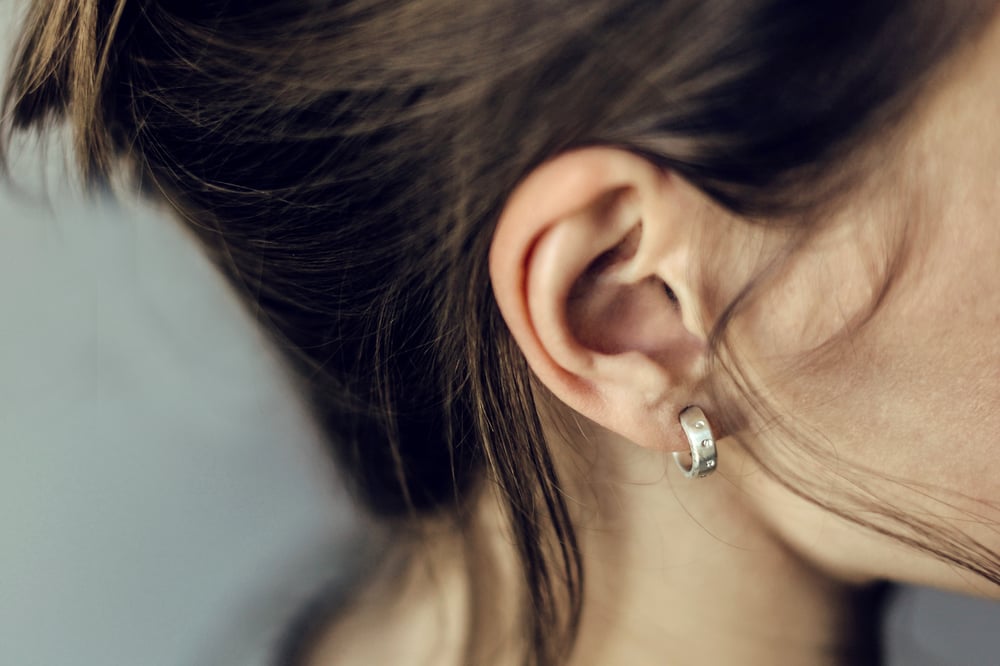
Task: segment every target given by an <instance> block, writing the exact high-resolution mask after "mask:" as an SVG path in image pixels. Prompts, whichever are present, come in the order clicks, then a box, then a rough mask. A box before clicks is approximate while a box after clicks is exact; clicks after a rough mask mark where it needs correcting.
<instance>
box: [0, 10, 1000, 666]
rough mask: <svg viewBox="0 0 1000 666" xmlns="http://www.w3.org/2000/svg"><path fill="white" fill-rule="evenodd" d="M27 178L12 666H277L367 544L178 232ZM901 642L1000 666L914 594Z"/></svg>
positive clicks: (62, 185) (898, 626)
mask: <svg viewBox="0 0 1000 666" xmlns="http://www.w3.org/2000/svg"><path fill="white" fill-rule="evenodd" d="M9 10H10V4H9V0H0V30H4V29H8V30H9V28H8V27H7V26H8V25H9V23H8V19H7V16H5V14H7V13H8V12H9ZM0 34H2V32H0ZM0 43H2V44H3V45H4V46H6V45H7V44H9V43H10V42H9V40H8V39H7V38H3V39H2V41H0ZM58 162H59V160H58V159H56V160H54V161H53V163H56V164H58ZM16 173H17V175H18V177H19V180H20V181H21V182H23V183H28V184H29V185H31V186H30V187H29V190H30V193H31V194H30V196H28V195H25V194H24V193H19V192H15V191H12V190H10V189H9V188H7V189H4V190H3V191H2V192H0V535H2V536H0V666H7V665H11V666H14V665H17V666H21V665H30V666H36V665H37V666H70V665H72V666H81V665H82V666H90V665H94V666H98V665H100V666H112V665H119V664H120V665H123V666H124V665H130V666H131V665H135V664H143V665H144V666H159V665H163V666H168V665H169V666H176V665H187V664H192V665H200V664H213V665H223V664H263V663H265V660H266V655H267V651H268V649H269V647H270V645H271V644H272V643H273V641H274V639H275V637H276V635H277V631H278V630H279V629H280V628H281V626H282V623H283V622H284V621H285V620H286V619H287V617H288V615H289V613H290V612H292V610H293V609H294V608H296V607H297V606H298V605H299V604H300V603H301V602H302V601H303V600H304V599H305V598H306V597H307V595H308V594H309V592H310V591H312V590H313V589H315V588H316V587H317V586H318V585H319V584H320V583H321V582H323V581H326V580H328V579H330V578H331V577H337V576H339V575H342V574H343V572H345V571H348V570H349V566H348V565H346V564H345V562H348V561H350V559H351V558H352V556H353V555H354V554H355V552H356V551H357V549H358V548H359V546H358V544H359V543H360V535H361V534H362V533H363V531H364V529H365V527H364V526H363V525H362V524H361V523H360V521H359V520H358V518H357V517H356V515H355V514H354V512H353V510H352V508H351V507H350V504H349V502H348V500H347V498H346V497H345V496H344V494H343V491H342V489H341V487H340V485H339V483H338V482H337V479H336V475H335V474H334V472H333V470H332V469H331V468H330V467H329V465H328V464H327V463H326V462H325V458H324V457H323V456H322V453H321V451H320V441H319V437H318V435H317V433H316V431H315V430H314V428H313V427H312V426H311V425H310V423H309V421H308V419H307V417H306V415H305V413H304V411H303V409H302V407H301V406H300V404H299V403H298V402H297V400H296V399H295V396H294V392H293V391H292V390H291V386H290V383H289V381H288V379H287V377H286V376H285V375H284V374H283V370H282V368H281V366H280V364H279V363H278V362H277V360H276V358H275V356H274V355H273V353H272V352H271V351H270V350H269V349H268V347H267V345H266V344H265V343H264V341H263V340H262V338H261V337H260V335H259V334H258V333H256V332H255V330H254V327H253V322H252V320H251V318H250V317H249V316H247V314H246V313H245V312H244V311H243V310H242V309H241V307H240V306H239V305H238V304H237V302H236V301H235V299H234V298H233V297H232V295H231V294H230V292H229V290H228V289H227V287H226V286H225V285H224V284H223V283H222V282H221V280H220V279H219V278H218V276H217V275H216V274H215V272H214V271H213V269H212V268H211V267H210V266H209V265H208V264H207V262H206V261H205V260H204V258H203V257H202V256H201V254H200V253H199V252H198V250H197V249H196V247H195V245H194V243H193V242H192V240H191V239H190V238H189V237H188V236H187V235H186V234H185V233H183V232H182V231H181V229H180V227H179V225H177V224H175V223H173V222H172V221H171V220H169V219H168V218H166V216H165V215H164V214H163V213H162V212H160V211H157V210H155V209H154V208H152V207H150V206H148V205H143V204H140V203H139V202H137V201H132V200H130V197H128V196H126V197H125V201H124V202H123V203H113V202H111V201H108V200H97V201H84V200H83V199H82V198H81V197H80V195H79V192H77V191H75V189H74V187H72V186H70V185H67V184H66V179H65V178H64V177H63V176H62V175H61V171H60V170H59V169H56V170H54V171H50V172H49V173H48V174H47V176H45V177H44V178H43V177H41V174H42V171H41V169H40V167H39V166H38V163H37V162H36V161H34V160H33V159H26V160H22V161H20V162H19V163H18V164H17V166H16ZM42 182H45V183H47V184H48V189H49V193H48V195H49V196H48V197H47V201H48V203H47V204H46V203H41V202H40V199H39V197H38V196H37V194H38V192H39V191H40V188H39V183H42ZM887 627H888V630H889V637H890V641H891V645H892V652H891V663H892V664H894V665H898V666H928V665H932V664H947V665H949V666H964V665H970V666H972V665H976V666H980V665H988V664H997V663H1000V659H998V658H997V656H996V655H997V653H998V648H1000V638H998V633H1000V632H998V630H1000V606H998V605H997V604H992V603H987V602H983V601H977V600H969V599H963V598H960V597H955V596H951V595H946V594H943V593H939V592H934V591H930V590H920V589H913V588H908V589H905V590H903V592H902V594H901V595H900V597H899V599H898V600H897V602H896V603H895V604H894V606H893V610H892V612H891V613H890V616H889V619H888V621H887Z"/></svg>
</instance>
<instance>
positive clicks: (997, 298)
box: [737, 210, 1000, 595]
mask: <svg viewBox="0 0 1000 666" xmlns="http://www.w3.org/2000/svg"><path fill="white" fill-rule="evenodd" d="M987 213H988V211H983V210H980V211H978V213H977V214H975V215H971V214H970V215H966V216H963V217H962V219H963V222H962V224H964V225H966V226H965V228H962V227H961V226H958V225H957V224H954V225H947V226H945V225H941V226H940V227H938V228H937V229H935V231H934V233H933V238H930V237H927V238H922V239H920V243H921V246H920V247H921V251H920V253H914V254H913V255H912V256H910V257H909V258H908V260H907V261H906V262H905V265H904V266H902V268H901V271H900V272H899V273H898V274H897V275H896V276H895V281H894V282H893V286H892V289H891V290H890V292H889V293H888V295H887V297H886V299H885V300H884V301H883V302H882V303H881V304H880V306H879V308H878V310H877V311H876V312H875V313H874V315H873V316H872V318H871V319H870V320H869V321H867V323H865V324H864V325H862V326H860V328H857V329H856V330H853V332H852V333H851V334H850V335H849V336H846V337H838V335H837V334H838V332H839V331H843V330H845V328H846V329H850V328H852V327H853V326H854V325H855V324H857V322H858V321H860V320H861V319H862V318H863V317H864V315H865V314H866V313H867V309H866V308H867V307H868V304H870V303H871V302H872V300H873V298H874V297H875V295H876V294H877V293H878V287H879V286H880V284H881V277H880V275H881V273H882V272H881V271H880V270H872V266H874V265H876V263H875V261H874V259H875V257H877V256H878V254H877V252H873V250H874V249H875V246H874V245H873V244H872V243H864V242H863V239H860V238H855V239H850V238H846V237H845V238H842V239H841V244H840V245H839V246H838V245H837V244H836V243H830V244H824V243H819V244H817V245H816V246H815V247H814V248H812V251H811V252H807V253H804V254H803V255H802V256H801V257H800V258H797V259H796V261H795V262H793V263H792V264H791V265H790V267H789V270H788V271H787V272H786V273H785V274H784V275H782V276H781V278H780V280H779V281H777V282H776V284H775V289H773V290H771V291H769V292H768V294H767V295H766V296H765V297H762V298H761V299H760V300H759V302H758V303H757V304H755V306H754V309H753V311H752V312H751V313H749V316H747V317H746V318H745V321H743V322H741V323H740V325H739V328H738V329H737V335H738V342H739V349H740V350H741V355H742V356H744V357H745V358H746V359H749V366H750V368H751V375H750V376H751V378H752V381H753V383H754V385H756V386H758V387H763V390H762V391H761V395H764V396H765V397H766V399H767V400H768V402H769V403H770V405H771V406H772V407H773V409H774V411H775V412H776V413H777V415H778V417H779V421H780V423H782V424H784V425H785V426H787V427H773V426H772V425H770V423H772V422H771V421H763V420H762V421H758V422H757V423H756V430H755V433H754V434H751V436H750V437H749V442H748V443H749V445H750V446H752V447H753V448H754V452H755V454H756V455H757V456H758V457H759V458H760V459H761V460H762V461H764V464H767V465H768V466H769V467H771V468H772V469H775V470H783V471H779V472H778V473H780V474H784V475H786V476H788V477H789V480H790V483H791V484H792V485H793V486H795V487H799V488H804V489H805V490H806V491H807V493H809V494H810V495H812V496H815V497H817V498H819V499H820V500H821V501H823V502H825V503H828V504H830V505H832V506H835V507H838V508H839V509H842V510H845V511H847V512H848V514H850V515H854V516H859V517H861V518H862V519H863V520H864V521H865V522H868V523H872V524H875V525H877V526H878V527H880V528H885V529H888V530H890V531H892V532H894V533H897V534H902V535H904V536H907V535H909V536H913V535H914V534H917V533H922V534H919V535H918V536H919V538H918V540H926V541H928V542H934V541H935V540H936V541H938V542H939V543H949V544H953V545H955V551H956V552H959V551H961V553H962V555H961V556H960V559H961V558H968V559H973V558H974V557H976V556H975V555H974V553H976V552H979V553H996V552H998V551H1000V536H998V531H997V529H996V528H997V525H998V523H1000V510H998V509H997V508H996V507H998V506H1000V455H997V454H998V453H1000V442H998V435H1000V336H998V335H997V330H998V326H1000V290H998V289H997V287H998V286H1000V285H998V284H997V274H996V272H995V270H994V268H993V267H994V265H995V264H996V262H997V258H998V257H1000V234H998V233H997V232H996V231H995V229H996V228H997V227H996V226H987V225H984V224H983V222H982V221H983V220H984V219H986V218H987ZM752 486H753V493H755V494H756V496H757V497H761V498H764V500H762V501H761V502H760V504H761V511H762V512H764V513H765V514H767V515H769V516H770V519H771V520H772V521H773V523H774V524H775V526H776V529H778V530H779V531H780V532H781V533H783V534H784V535H785V536H786V538H787V539H788V540H789V541H790V542H793V543H794V544H795V545H796V547H797V548H798V549H800V550H802V551H804V552H807V553H808V554H809V555H810V557H813V558H817V559H822V560H823V562H821V565H822V566H824V567H826V568H829V569H836V570H838V571H841V572H849V573H845V575H850V576H854V577H864V576H865V575H871V576H878V577H890V578H896V579H903V580H908V581H912V582H919V583H924V584H932V585H942V586H947V587H957V588H961V589H966V590H968V589H970V587H969V585H971V586H972V588H971V589H974V590H975V591H979V592H986V593H988V594H991V595H993V594H994V593H995V589H994V588H992V587H991V588H990V589H988V590H984V589H982V588H979V587H977V586H979V585H982V582H981V581H979V582H970V581H969V578H970V577H969V576H968V575H966V576H965V577H962V576H957V575H956V573H955V571H954V567H951V566H947V565H943V564H940V563H938V562H936V561H935V560H934V559H933V558H928V557H927V556H926V555H921V554H919V553H918V552H917V551H916V550H914V549H912V548H905V547H903V548H901V547H900V544H899V543H898V542H896V541H893V540H892V539H888V538H885V537H875V536H866V533H865V532H864V531H862V530H860V529H859V528H857V527H856V526H853V525H851V524H849V523H848V522H846V521H842V520H840V519H837V518H834V517H833V516H832V515H831V514H830V512H828V511H824V510H821V509H819V508H817V507H815V506H814V505H811V504H808V503H805V502H802V501H801V500H797V498H795V497H794V495H793V494H791V493H787V491H782V490H781V489H780V487H779V486H778V484H774V483H773V482H772V481H768V480H767V475H761V480H760V481H756V482H754V483H753V484H752ZM772 486H773V487H772ZM993 559H996V558H995V557H993ZM990 566H994V567H996V568H997V570H998V571H1000V566H997V565H996V563H993V564H991V565H990Z"/></svg>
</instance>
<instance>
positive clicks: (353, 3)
mask: <svg viewBox="0 0 1000 666" xmlns="http://www.w3.org/2000/svg"><path fill="white" fill-rule="evenodd" d="M993 4H994V3H992V2H985V1H974V0H968V1H963V2H949V3H932V2H920V1H919V0H911V1H905V0H875V1H870V0H869V1H857V2H850V1H844V0H836V1H834V0H810V1H809V2H802V1H801V0H663V1H661V2H645V1H617V2H616V1H609V0H597V1H587V0H582V1H581V0H574V1H573V2H568V1H563V0H553V1H549V2H533V1H531V0H491V1H489V2H485V1H484V2H477V1H472V2H470V1H468V0H399V1H392V0H348V1H333V2H314V1H311V0H280V1H279V0H273V1H271V2H236V3H233V2H220V1H218V0H205V1H203V2H180V1H173V2H171V1H166V0H165V1H161V2H151V1H150V0H34V1H33V2H31V4H30V10H29V14H28V16H27V19H26V23H25V29H24V31H23V33H22V37H21V40H20V42H19V43H18V45H17V49H16V54H15V57H14V60H13V66H12V73H11V74H12V75H11V78H10V81H9V83H8V85H7V88H6V91H5V101H4V106H3V108H4V113H5V116H4V118H5V126H4V132H3V137H4V144H3V146H4V153H7V152H8V150H7V146H9V145H10V141H11V139H12V137H13V136H14V133H15V131H17V130H20V129H24V128H32V127H35V128H40V127H42V126H44V125H45V124H46V122H47V121H50V120H51V121H54V120H62V119H65V120H67V121H68V123H69V125H70V126H71V127H72V130H73V136H74V141H75V149H76V155H77V158H78V160H79V165H80V169H81V172H82V174H83V176H84V178H85V179H86V180H87V181H88V182H90V183H94V184H99V183H104V182H107V179H108V177H109V176H110V174H112V173H113V172H115V171H116V170H117V169H118V168H119V167H120V166H123V165H124V166H125V167H126V168H125V170H124V171H127V172H128V173H131V174H132V175H134V176H135V177H136V179H137V180H138V182H139V183H140V184H141V186H142V187H143V188H144V189H145V190H146V191H148V192H150V193H152V194H154V195H156V196H159V197H163V198H165V199H166V200H167V201H168V202H169V203H170V204H171V205H172V206H173V207H174V209H175V210H176V212H177V213H178V215H179V216H180V218H181V219H183V220H184V221H185V222H186V223H187V224H189V225H190V227H191V228H192V229H193V230H194V231H195V232H196V233H197V234H198V236H199V237H200V239H201V240H202V241H203V243H204V245H205V247H206V248H207V249H208V251H209V252H210V253H211V255H212V257H213V258H214V259H215V261H216V262H217V263H218V265H219V266H220V268H221V269H222V270H223V271H224V273H225V274H226V275H227V276H228V277H229V278H230V279H231V280H232V282H233V283H234V284H235V285H236V287H237V288H238V289H239V291H240V293H241V294H242V295H243V296H245V298H246V299H247V302H248V303H249V304H250V307H251V308H252V309H253V312H254V313H256V315H257V317H258V320H259V321H260V323H261V325H263V326H264V327H266V328H267V330H268V331H269V332H271V333H272V334H273V336H274V339H275V340H276V342H277V344H278V346H279V347H280V348H281V349H282V350H283V351H284V352H286V353H287V355H288V357H289V359H291V361H292V363H293V364H294V367H295V368H296V369H297V371H298V374H299V376H301V378H302V380H303V384H304V387H305V390H306V392H307V395H308V397H309V399H310V401H311V404H312V406H313V407H314V409H315V413H316V415H317V417H318V419H319V420H320V422H321V423H322V424H323V426H324V427H325V428H326V431H327V432H328V434H329V443H330V449H331V451H332V453H333V454H334V455H335V457H336V459H337V460H338V461H339V463H340V465H341V467H342V469H343V470H345V472H346V474H347V475H348V476H349V477H350V479H351V480H352V482H353V486H354V489H355V491H356V492H357V494H358V496H359V497H360V498H362V500H363V501H364V503H365V505H366V506H368V507H369V508H370V509H371V510H372V511H373V512H374V513H375V514H377V515H378V516H381V517H382V518H383V519H385V520H389V521H398V522H399V523H400V524H416V523H419V521H420V519H421V518H422V517H425V516H450V517H451V518H452V519H454V520H455V521H456V522H457V524H458V525H459V527H461V526H462V525H463V524H464V522H465V521H467V520H468V519H469V516H468V507H470V505H471V504H472V502H471V497H472V496H473V495H474V494H475V493H476V492H477V490H478V489H480V488H482V487H483V484H484V482H488V483H491V484H495V486H496V488H497V490H498V495H499V496H500V497H501V498H503V501H504V503H505V506H504V508H505V511H506V516H507V519H508V521H509V527H510V531H511V534H512V535H513V540H514V545H515V546H516V550H517V552H518V555H519V557H520V561H521V563H522V565H523V567H522V570H523V575H524V578H523V581H522V582H523V590H524V603H523V623H524V632H525V633H524V636H525V637H526V640H525V657H524V662H525V663H529V664H555V663H558V662H559V661H561V660H562V659H563V658H565V657H566V655H568V653H569V651H570V650H571V648H572V644H573V638H574V635H575V631H576V626H577V623H578V620H579V616H580V610H581V603H582V601H581V600H582V585H583V571H582V568H581V558H580V553H579V552H578V548H577V542H576V538H575V536H574V530H573V526H572V524H571V520H570V514H569V511H568V509H567V506H566V503H565V500H564V499H563V497H562V496H561V495H560V492H559V482H558V480H557V478H556V473H555V470H554V466H553V462H552V460H551V458H550V454H549V452H548V450H547V448H546V444H545V442H544V440H543V437H542V430H541V426H540V423H539V419H538V415H537V414H536V411H535V406H534V393H533V387H532V383H531V379H530V373H529V370H528V368H527V366H526V364H525V362H524V359H523V358H522V356H521V354H520V353H519V351H518V349H517V348H516V346H515V344H514V343H513V341H512V340H511V338H510V336H509V335H508V333H507V331H506V329H505V327H504V324H503V321H502V319H501V317H500V316H499V314H498V312H497V309H496V307H495V303H494V301H493V296H492V292H491V289H490V283H489V276H488V272H487V267H486V257H487V251H488V247H489V245H490V241H491V237H492V229H493V224H494V222H495V220H496V219H497V217H498V215H499V212H500V210H501V208H502V206H503V204H504V201H505V197H506V196H507V195H508V193H510V192H511V190H512V189H513V188H514V186H515V185H516V184H517V182H518V181H519V179H521V178H522V177H523V176H525V175H526V174H527V173H528V172H529V171H530V170H531V169H532V168H533V167H535V166H537V165H538V164H539V163H541V162H542V161H544V160H546V159H547V158H550V157H552V156H554V155H556V154H557V153H559V152H561V151H565V150H567V149H570V148H573V147H579V146H584V145H592V144H609V145H616V146H620V147H622V148H625V149H629V150H633V151H635V152H637V153H640V154H642V155H644V156H646V157H648V158H649V159H650V160H653V161H654V162H655V163H656V164H658V165H660V166H662V167H663V168H665V169H672V170H674V171H676V172H677V173H679V174H681V175H682V176H683V177H684V178H686V179H687V180H689V181H690V182H692V183H694V184H695V185H697V186H698V187H700V188H701V189H702V190H703V191H705V192H706V193H707V194H709V195H710V196H711V197H712V198H713V199H714V200H715V201H717V202H718V203H720V204H722V205H723V206H725V207H726V208H728V209H729V210H731V211H733V212H734V213H737V214H740V215H744V216H746V217H747V218H748V219H750V218H753V219H754V220H756V221H758V222H759V221H766V220H779V219H782V220H788V219H791V218H792V217H795V216H797V217H795V219H806V218H810V219H812V218H815V217H816V216H815V215H805V214H804V213H807V212H808V213H815V212H816V211H819V210H820V209H822V208H823V207H828V206H830V205H832V202H835V201H836V200H837V199H838V197H840V196H842V195H843V194H844V193H846V192H848V191H850V189H851V187H852V185H853V184H855V183H857V182H860V181H861V180H862V179H863V178H864V177H865V176H866V173H865V172H864V170H863V169H861V168H860V167H858V168H851V169H847V168H844V166H843V165H844V164H846V163H848V160H847V159H846V157H847V155H848V154H850V153H852V152H854V151H858V150H861V149H862V148H864V147H865V146H870V145H873V144H872V140H873V139H874V138H875V137H876V135H879V134H881V133H887V134H888V133H890V129H891V128H892V127H894V126H895V125H896V123H897V121H898V120H899V119H900V118H901V117H902V116H903V114H904V113H905V110H906V109H907V108H908V107H909V106H910V105H911V104H912V103H913V102H914V100H915V99H916V98H917V95H918V94H919V92H920V90H921V88H922V87H923V84H924V83H925V82H926V81H927V80H928V77H929V76H931V74H932V73H933V71H934V68H935V67H936V65H937V64H938V63H941V62H943V61H944V59H945V57H946V56H947V55H948V54H949V53H951V52H952V51H953V50H954V49H955V47H956V46H957V45H958V44H959V43H960V42H961V41H962V39H963V38H965V37H970V36H971V35H972V33H973V32H974V31H975V30H976V29H977V28H978V27H979V26H982V25H984V24H985V23H986V20H987V16H988V15H989V14H990V12H991V11H992V5H993ZM720 337H721V329H720V331H717V334H716V336H715V339H716V340H717V339H719V338H720ZM729 420H730V421H732V422H733V423H735V422H736V420H737V419H736V417H735V416H733V417H730V418H729Z"/></svg>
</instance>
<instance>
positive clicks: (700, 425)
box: [694, 421, 705, 428]
mask: <svg viewBox="0 0 1000 666" xmlns="http://www.w3.org/2000/svg"><path fill="white" fill-rule="evenodd" d="M694 427H695V428H704V427H705V422H704V421H695V422H694Z"/></svg>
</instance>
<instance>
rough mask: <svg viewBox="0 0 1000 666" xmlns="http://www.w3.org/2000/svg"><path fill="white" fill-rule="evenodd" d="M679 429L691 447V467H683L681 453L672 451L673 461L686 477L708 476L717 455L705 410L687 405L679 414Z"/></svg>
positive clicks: (713, 436) (715, 463)
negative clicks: (682, 431)
mask: <svg viewBox="0 0 1000 666" xmlns="http://www.w3.org/2000/svg"><path fill="white" fill-rule="evenodd" d="M680 421H681V429H682V430H684V434H685V435H686V436H687V440H688V446H690V447H691V467H685V466H684V463H682V462H681V454H680V453H676V452H675V453H674V462H676V463H677V466H678V467H680V469H681V471H682V472H683V473H684V477H685V478H688V479H694V478H701V477H704V476H708V475H709V474H711V473H712V472H714V471H715V468H716V466H717V465H718V455H717V454H716V452H715V435H713V434H712V427H711V426H710V425H708V419H707V418H705V412H703V411H701V408H700V407H695V406H693V405H692V406H691V407H687V408H685V409H684V411H682V412H681V414H680Z"/></svg>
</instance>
